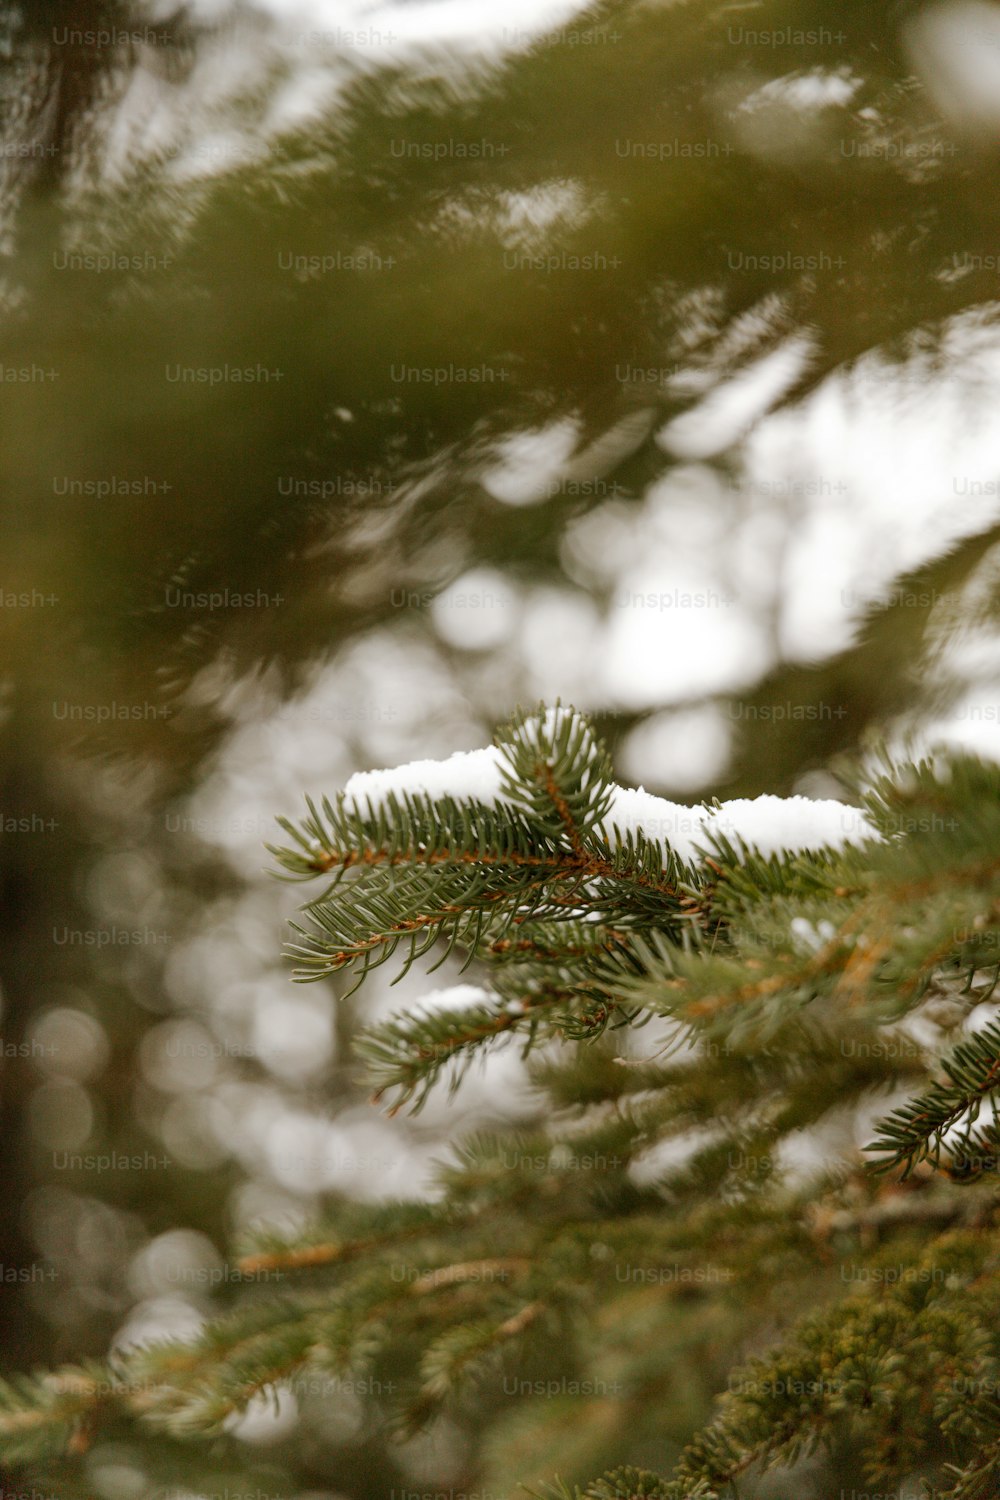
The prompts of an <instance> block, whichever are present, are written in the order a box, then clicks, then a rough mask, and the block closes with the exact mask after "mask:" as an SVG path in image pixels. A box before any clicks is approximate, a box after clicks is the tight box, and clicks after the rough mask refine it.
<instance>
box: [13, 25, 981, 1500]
mask: <svg viewBox="0 0 1000 1500" xmlns="http://www.w3.org/2000/svg"><path fill="white" fill-rule="evenodd" d="M0 17H2V18H0V45H2V50H3V72H2V78H3V83H2V90H3V108H4V120H5V132H4V137H3V146H2V153H0V180H2V191H0V213H2V226H0V249H2V261H0V299H2V322H0V377H2V378H0V387H2V389H0V412H2V419H0V420H2V428H3V430H2V450H0V477H2V484H0V506H2V508H3V523H2V524H3V530H2V549H0V639H2V647H3V649H2V655H0V694H2V696H0V721H2V722H0V735H2V757H0V857H2V902H0V928H2V931H0V982H2V1006H3V1008H2V1013H0V1042H2V1054H3V1056H2V1073H0V1091H2V1094H0V1153H2V1155H0V1200H2V1203H3V1212H2V1215H0V1270H2V1277H3V1286H2V1287H0V1349H2V1351H3V1363H4V1366H5V1370H6V1371H7V1372H10V1371H12V1370H21V1369H28V1368H31V1367H32V1366H34V1365H44V1364H49V1363H51V1362H53V1361H63V1360H78V1359H83V1358H86V1357H88V1356H91V1355H94V1356H97V1355H103V1353H104V1352H105V1351H106V1349H107V1348H108V1346H109V1344H113V1345H114V1346H115V1347H125V1346H127V1345H128V1344H130V1343H133V1342H135V1341H136V1340H141V1339H146V1338H149V1337H152V1336H155V1335H156V1334H158V1333H166V1332H177V1331H183V1330H184V1329H188V1328H193V1327H196V1326H197V1325H198V1323H199V1321H200V1320H202V1319H204V1318H205V1316H206V1315H207V1313H208V1312H209V1311H210V1310H211V1309H212V1308H213V1307H217V1306H220V1305H222V1304H224V1303H225V1301H226V1299H227V1298H228V1297H230V1296H232V1295H233V1294H234V1292H235V1291H236V1290H237V1288H236V1287H235V1286H234V1284H233V1282H232V1280H231V1278H230V1276H229V1273H228V1271H227V1270H226V1261H225V1255H226V1253H227V1247H228V1246H229V1245H231V1244H232V1242H233V1241H234V1239H237V1238H238V1237H239V1234H240V1233H241V1231H242V1230H244V1229H246V1228H247V1227H248V1226H252V1225H257V1224H261V1223H280V1224H283V1225H289V1224H291V1225H294V1224H296V1223H302V1222H305V1221H306V1220H307V1219H308V1218H309V1217H310V1215H311V1214H312V1213H313V1212H314V1211H315V1210H316V1209H317V1207H318V1205H319V1204H320V1203H325V1204H327V1205H329V1204H330V1203H331V1202H332V1203H334V1204H336V1202H338V1201H341V1200H349V1199H352V1198H362V1199H366V1200H373V1199H379V1198H384V1197H390V1196H403V1197H409V1196H415V1195H420V1194H423V1193H426V1192H428V1191H430V1181H431V1173H432V1166H433V1162H434V1161H435V1160H436V1159H439V1158H440V1157H441V1156H442V1155H443V1153H444V1150H445V1144H446V1142H447V1140H448V1139H450V1138H452V1137H454V1136H455V1135H457V1134H460V1133H461V1132H463V1131H465V1130H468V1129H470V1128H473V1127H475V1126H477V1125H481V1124H486V1123H497V1122H502V1121H519V1120H520V1121H525V1122H527V1121H530V1120H531V1119H533V1118H536V1117H537V1116H538V1112H539V1109H540V1105H539V1101H538V1098H537V1097H536V1096H535V1095H534V1094H533V1093H532V1091H531V1088H530V1087H529V1085H528V1080H527V1075H526V1073H525V1072H524V1069H523V1067H522V1065H521V1064H520V1062H519V1061H518V1059H517V1057H516V1056H515V1055H514V1054H505V1053H501V1054H500V1055H499V1056H498V1057H497V1058H495V1059H494V1060H493V1061H492V1062H491V1063H490V1065H489V1067H488V1068H487V1070H486V1072H485V1073H474V1074H473V1075H472V1076H471V1077H470V1078H469V1079H468V1080H467V1081H466V1083H465V1084H464V1085H463V1087H462V1089H461V1090H460V1092H459V1094H458V1095H457V1097H456V1098H455V1099H454V1100H453V1101H452V1102H451V1103H450V1104H449V1103H448V1102H447V1101H446V1100H443V1099H442V1100H440V1101H438V1100H435V1101H434V1102H432V1104H431V1105H430V1106H428V1108H427V1109H426V1110H425V1111H424V1112H423V1113H422V1114H421V1115H420V1116H419V1117H418V1118H417V1119H415V1120H413V1119H408V1118H406V1117H396V1118H394V1119H392V1120H389V1119H387V1118H385V1117H384V1116H383V1115H381V1114H380V1113H379V1112H378V1111H377V1110H376V1109H373V1108H372V1107H371V1106H370V1105H369V1104H368V1102H367V1099H366V1092H365V1088H364V1083H363V1080H362V1079H360V1078H359V1076H358V1070H357V1067H356V1065H355V1063H354V1061H353V1059H352V1056H351V1051H350V1039H351V1035H352V1033H353V1031H354V1030H355V1029H356V1027H357V1025H358V1024H359V1022H360V1021H363V1020H365V1019H369V1018H371V1017H372V1016H373V1015H377V1014H381V1013H384V1012H385V1010H386V1009H387V1008H389V1007H397V1006H401V1005H404V1004H406V1003H407V1002H408V1001H410V1000H414V999H418V998H419V999H426V998H427V996H428V995H429V994H430V993H431V992H432V991H435V990H442V991H447V990H448V989H449V986H451V985H453V984H454V983H456V982H457V981H456V976H455V975H454V973H453V972H451V971H448V970H442V971H439V973H438V974H437V975H436V976H434V977H433V978H432V979H427V978H421V977H420V976H418V975H416V974H411V975H410V976H409V977H408V978H407V980H406V981H405V983H404V984H402V985H400V986H398V987H397V988H396V989H395V990H393V991H392V992H391V993H390V992H389V991H388V989H387V987H386V984H385V983H384V982H382V981H381V980H380V979H379V978H378V977H373V979H372V981H371V982H370V983H369V984H367V985H366V986H365V988H364V990H363V992H362V993H361V994H360V995H357V996H355V997H354V998H352V999H351V1000H349V1001H347V1002H340V1003H338V1002H337V1001H336V998H335V986H333V985H331V984H322V985H316V986H311V987H295V986H293V985H292V984H291V983H290V980H289V973H288V968H287V965H286V964H285V963H284V961H283V960H282V958H281V956H280V950H281V944H282V941H283V937H284V933H285V923H286V919H287V918H288V916H289V915H291V914H292V913H293V911H294V908H295V903H296V899H297V894H298V893H297V892H296V890H295V888H294V887H289V886H287V885H279V884H277V883H275V882H274V881H272V880H271V879H270V877H269V876H268V875H267V873H266V872H265V869H266V865H267V856H266V854H265V852H264V850H263V844H264V842H265V841H266V840H267V839H269V838H271V837H273V834H274V822H273V819H274V817H275V815H276V814H284V815H287V816H295V815H296V814H297V813H298V812H299V811H300V809H301V807H302V797H303V794H305V793H312V794H319V795H322V794H324V793H332V792H333V791H335V790H336V789H337V788H338V787H339V786H341V785H342V784H343V782H344V780H345V779H346V778H347V776H348V775H350V774H351V772H352V771H354V770H357V769H359V768H364V767H367V766H379V765H392V764H395V763H398V762H401V761H405V760H411V759H416V758H422V757H440V756H444V755H447V754H449V753H450V752H451V751H453V750H456V749H469V748H473V747H475V746H478V745H482V744H484V743H486V742H487V741H488V739H489V737H490V735H491V733H492V729H493V727H494V725H495V723H496V722H497V721H498V720H500V719H503V718H504V717H506V715H507V714H508V713H509V711H510V710H511V709H512V708H514V707H515V705H517V704H519V703H521V704H527V703H532V702H535V701H537V700H539V699H546V700H552V699H554V698H555V697H557V696H561V698H562V699H563V701H568V702H571V703H573V704H575V705H576V706H578V707H580V708H582V709H586V710H588V711H589V712H590V713H591V714H592V715H593V716H594V718H595V721H596V722H597V724H598V726H599V728H600V730H601V732H602V734H603V735H604V737H605V738H606V739H607V741H608V742H609V744H610V745H611V747H612V749H613V752H614V756H615V760H616V766H617V774H618V776H619V778H620V779H621V780H623V781H627V782H630V783H633V784H637V785H638V784H643V785H645V786H646V788H647V789H649V790H651V791H655V792H658V793H662V794H664V795H667V796H671V797H674V798H677V799H680V800H684V801H689V800H690V801H697V800H700V799H701V798H703V797H706V796H711V795H715V794H719V795H723V796H727V797H732V796H740V795H755V794H757V793H760V792H776V793H783V794H788V793H792V792H801V793H805V794H807V795H811V796H831V795H834V796H835V795H838V786H839V783H838V781H837V779H836V773H837V770H838V766H839V765H840V764H841V763H842V758H843V757H845V756H854V755H857V754H858V753H859V752H860V753H864V752H865V749H866V747H868V746H869V745H871V744H874V743H875V741H876V740H878V739H880V738H884V739H887V740H888V741H889V742H890V743H891V744H894V745H899V746H904V745H909V746H912V747H915V748H920V747H922V746H926V745H928V744H931V743H933V742H934V741H936V740H943V739H948V740H951V741H953V742H961V743H963V744H967V745H970V746H973V747H974V748H977V749H979V750H981V751H982V752H983V753H985V754H992V753H994V750H995V746H996V744H997V725H998V720H1000V637H998V631H997V621H996V618H995V614H996V611H995V596H996V587H995V584H996V578H997V574H998V570H1000V547H998V539H1000V530H998V528H1000V419H998V411H1000V406H998V397H1000V283H998V270H1000V198H998V197H997V195H996V191H995V183H996V173H997V168H998V166H1000V7H998V6H997V5H995V4H992V3H986V0H932V3H923V4H922V3H909V0H899V3H896V4H892V5H890V4H886V5H872V4H871V0H785V3H779V0H775V3H768V0H761V3H756V4H722V3H719V4H710V3H706V0H660V3H655V0H651V3H645V4H643V3H608V4H605V5H600V6H596V7H589V8H584V7H582V6H580V5H579V4H576V3H574V0H551V3H550V0H503V3H500V0H405V3H404V0H395V3H394V0H381V3H366V0H269V3H263V0H261V3H258V4H250V3H233V4H229V3H225V0H203V3H200V4H190V5H186V6H183V5H180V6H179V5H174V4H164V5H157V4H155V3H149V4H145V5H144V4H139V3H135V4H127V3H122V4H119V5H114V4H101V3H98V0H65V3H57V0H31V3H30V4H28V3H25V4H23V5H18V4H11V3H7V4H4V5H3V6H2V8H0ZM380 972H381V971H380ZM472 979H473V981H474V976H472ZM468 981H469V976H466V982H468ZM441 1003H444V1004H447V1003H450V997H449V995H448V994H444V995H442V999H441ZM709 1394H710V1393H709V1392H705V1393H702V1394H699V1393H698V1391H697V1390H696V1389H695V1388H694V1387H692V1398H691V1407H692V1409H691V1413H690V1418H691V1422H692V1423H693V1422H695V1421H697V1420H698V1419H699V1416H700V1415H701V1414H702V1409H703V1407H704V1404H705V1402H706V1401H707V1398H708V1395H709ZM699 1402H700V1403H701V1405H699ZM506 1415H507V1418H509V1417H510V1414H509V1413H508V1414H506ZM377 1417H378V1412H377V1402H375V1403H371V1402H369V1403H367V1404H365V1403H362V1402H361V1401H360V1400H352V1398H351V1397H350V1396H349V1395H347V1394H344V1393H342V1394H341V1396H340V1398H339V1399H338V1401H337V1402H336V1403H330V1402H329V1401H323V1400H313V1399H312V1398H311V1396H310V1393H309V1391H308V1390H299V1391H296V1390H294V1389H290V1390H289V1391H287V1392H285V1393H284V1394H283V1396H282V1398H281V1400H280V1401H279V1403H278V1407H277V1409H276V1410H275V1409H274V1408H273V1407H272V1408H267V1407H265V1406H264V1405H263V1404H262V1406H261V1408H260V1410H259V1411H258V1410H252V1411H251V1412H250V1413H249V1414H248V1416H247V1417H246V1419H245V1420H244V1421H243V1422H242V1423H241V1424H240V1425H239V1426H238V1427H236V1428H235V1429H234V1431H233V1432H231V1433H230V1434H229V1436H228V1438H227V1439H226V1440H224V1442H222V1443H221V1444H219V1445H216V1447H215V1448H213V1449H212V1451H211V1452H210V1453H206V1452H205V1451H204V1450H199V1451H196V1452H191V1453H188V1452H187V1451H184V1450H181V1449H180V1448H177V1449H174V1448H172V1447H170V1446H169V1445H167V1444H161V1445H159V1446H158V1447H157V1446H156V1445H153V1446H151V1447H150V1448H148V1449H144V1450H142V1451H141V1452H140V1451H139V1450H138V1449H136V1448H134V1447H130V1446H129V1444H128V1442H126V1441H124V1440H122V1441H121V1442H113V1441H102V1442H101V1443H100V1444H98V1445H97V1446H95V1448H94V1450H93V1451H92V1453H91V1454H90V1455H89V1457H88V1459H87V1462H86V1465H85V1466H84V1471H83V1473H82V1477H81V1480H80V1489H79V1494H80V1495H81V1496H82V1495H84V1494H86V1495H89V1496H99V1497H102V1500H104V1497H106V1500H133V1497H134V1500H139V1497H145V1496H149V1495H168V1494H169V1495H171V1496H186V1497H197V1496H211V1495H215V1496H218V1495H221V1494H223V1493H226V1494H229V1495H230V1496H232V1495H235V1494H236V1493H237V1487H238V1486H239V1485H240V1484H242V1488H243V1492H244V1493H247V1492H250V1493H252V1492H254V1491H256V1494H257V1496H258V1497H260V1496H263V1495H268V1496H272V1495H273V1496H277V1495H279V1494H281V1495H294V1496H296V1497H298V1500H306V1497H308V1500H342V1497H350V1500H367V1497H369V1496H371V1497H375V1496H384V1495H386V1494H389V1493H393V1492H395V1493H396V1494H397V1495H403V1494H405V1493H407V1492H408V1491H428V1490H431V1491H437V1492H440V1491H446V1492H447V1493H448V1494H449V1495H461V1494H464V1493H470V1492H472V1490H473V1487H474V1486H475V1485H478V1486H479V1490H480V1493H481V1494H482V1495H487V1494H489V1495H494V1496H497V1497H499V1496H500V1495H502V1494H506V1493H507V1488H508V1486H510V1485H512V1484H513V1483H514V1481H515V1480H516V1478H517V1476H518V1470H517V1464H518V1463H519V1462H522V1461H523V1466H524V1467H525V1468H527V1469H529V1470H531V1471H532V1472H533V1471H534V1469H535V1468H537V1467H539V1466H540V1467H541V1468H542V1470H543V1472H544V1471H545V1468H546V1466H547V1464H548V1462H549V1460H551V1465H552V1467H558V1468H561V1469H562V1471H563V1472H564V1473H567V1474H573V1473H574V1472H575V1468H576V1467H579V1468H580V1469H581V1470H582V1473H581V1474H580V1476H579V1477H586V1476H587V1475H589V1474H591V1473H593V1472H596V1471H598V1470H599V1469H600V1468H601V1467H603V1466H604V1463H605V1461H608V1462H610V1461H620V1460H622V1459H625V1458H632V1459H635V1460H637V1461H644V1462H649V1463H650V1464H651V1465H653V1466H660V1465H661V1464H662V1462H663V1459H664V1454H663V1453H662V1452H659V1451H657V1448H656V1443H655V1442H650V1441H646V1440H645V1439H644V1441H645V1442H646V1446H645V1448H644V1451H643V1452H642V1453H634V1452H631V1451H629V1448H628V1442H627V1438H628V1434H627V1433H626V1432H620V1431H617V1432H616V1431H615V1430H614V1429H609V1431H608V1432H606V1433H603V1434H600V1435H599V1436H598V1437H597V1438H595V1437H594V1435H593V1434H592V1433H590V1434H581V1433H580V1432H579V1431H578V1430H577V1431H574V1430H571V1429H570V1428H564V1429H562V1430H560V1431H559V1432H558V1433H553V1432H544V1433H543V1435H542V1436H541V1437H539V1438H538V1440H537V1441H535V1446H534V1447H532V1446H531V1444H532V1441H533V1440H532V1439H530V1438H529V1437H527V1436H525V1433H526V1432H527V1429H525V1428H523V1427H522V1428H518V1429H517V1430H518V1432H520V1434H521V1437H520V1439H519V1442H520V1447H519V1448H518V1447H517V1445H516V1444H515V1445H514V1448H513V1451H512V1446H511V1444H510V1443H509V1442H508V1441H506V1440H505V1438H504V1429H503V1426H502V1422H503V1420H504V1419H505V1416H504V1414H503V1413H498V1419H499V1423H500V1425H499V1426H498V1428H497V1430H496V1431H495V1432H493V1433H492V1434H490V1433H486V1434H484V1433H483V1432H482V1431H480V1430H479V1427H478V1424H473V1423H469V1424H467V1425H465V1426H463V1425H462V1423H461V1421H460V1420H459V1419H458V1418H456V1419H455V1420H454V1421H452V1422H450V1423H444V1424H439V1426H438V1427H437V1428H435V1429H434V1431H433V1432H432V1433H431V1434H430V1435H429V1436H426V1437H422V1438H419V1439H416V1440H413V1441H411V1442H409V1443H406V1444H403V1445H398V1444H391V1443H389V1442H388V1441H387V1439H386V1437H385V1434H384V1432H383V1430H382V1429H381V1427H380V1425H379V1422H378V1420H377ZM512 1430H513V1429H512ZM546 1445H547V1446H546ZM588 1445H589V1446H588ZM11 1484H13V1481H11ZM21 1487H22V1488H23V1483H22V1486H21ZM8 1492H9V1491H8ZM66 1493H67V1494H69V1493H70V1490H67V1491H66ZM74 1493H75V1492H74Z"/></svg>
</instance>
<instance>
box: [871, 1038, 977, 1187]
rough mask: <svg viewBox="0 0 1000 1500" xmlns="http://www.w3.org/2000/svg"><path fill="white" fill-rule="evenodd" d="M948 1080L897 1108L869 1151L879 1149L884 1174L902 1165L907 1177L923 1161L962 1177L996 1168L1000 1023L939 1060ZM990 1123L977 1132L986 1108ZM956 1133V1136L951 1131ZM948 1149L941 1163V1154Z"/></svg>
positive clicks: (888, 1118)
mask: <svg viewBox="0 0 1000 1500" xmlns="http://www.w3.org/2000/svg"><path fill="white" fill-rule="evenodd" d="M941 1071H942V1073H943V1074H944V1076H945V1079H946V1080H947V1081H946V1082H940V1083H934V1084H933V1085H932V1086H931V1088H930V1089H929V1090H928V1091H927V1092H926V1093H924V1094H922V1095H921V1096H920V1097H919V1098H917V1099H914V1100H913V1101H912V1102H911V1103H909V1104H907V1105H906V1106H905V1107H904V1108H902V1109H898V1110H894V1111H893V1112H892V1114H890V1115H889V1116H888V1117H887V1118H886V1119H884V1120H882V1121H881V1123H880V1126H879V1130H880V1134H879V1136H878V1138H877V1139H876V1140H875V1141H873V1142H872V1144H871V1145H870V1146H868V1147H866V1150H868V1151H871V1152H873V1153H876V1152H877V1153H879V1156H880V1159H879V1160H878V1161H877V1163H876V1168H877V1170H878V1171H880V1172H888V1171H891V1170H892V1169H893V1168H894V1167H898V1166H901V1167H902V1168H903V1173H902V1175H903V1177H904V1178H905V1177H907V1176H908V1175H909V1174H910V1173H911V1172H912V1171H913V1169H914V1167H915V1166H916V1165H917V1163H918V1162H920V1161H930V1162H931V1163H932V1164H933V1165H934V1166H935V1167H940V1166H943V1167H944V1168H945V1170H946V1171H948V1172H949V1173H950V1174H952V1175H955V1176H959V1177H961V1178H962V1180H964V1181H969V1180H972V1179H974V1178H976V1177H980V1176H982V1175H983V1173H984V1172H993V1171H996V1168H997V1160H998V1153H1000V1136H998V1127H1000V1098H998V1093H997V1091H998V1090H1000V1023H997V1022H994V1023H993V1024H992V1025H989V1026H984V1027H983V1029H982V1031H980V1032H977V1033H976V1035H975V1036H973V1037H971V1038H970V1039H969V1040H968V1041H966V1042H963V1043H962V1044H961V1045H960V1046H958V1047H956V1048H955V1050H954V1052H953V1053H952V1054H951V1056H950V1057H948V1058H946V1059H945V1060H944V1061H943V1062H942V1063H941ZM984 1105H986V1106H987V1107H988V1108H989V1110H990V1112H991V1118H990V1120H989V1122H988V1123H987V1124H986V1125H985V1126H983V1127H981V1128H980V1129H979V1130H976V1129H975V1128H974V1127H975V1125H976V1122H977V1121H978V1119H979V1116H980V1112H981V1110H982V1108H983V1106H984ZM952 1131H954V1132H955V1133H954V1134H950V1132H952ZM943 1150H944V1151H945V1152H946V1157H945V1161H944V1162H943V1163H942V1160H941V1153H942V1151H943Z"/></svg>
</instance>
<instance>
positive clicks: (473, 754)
mask: <svg viewBox="0 0 1000 1500" xmlns="http://www.w3.org/2000/svg"><path fill="white" fill-rule="evenodd" d="M502 765H503V762H502V759H501V755H500V751H499V750H498V749H497V748H496V747H495V746H493V745H490V746H488V747H487V748H486V749H485V750H465V751H461V750H460V751H456V753H455V754H454V755H450V756H449V757H448V759H447V760H414V761H410V763H409V764H408V765H405V766H396V767H395V769H392V770H384V771H358V772H356V773H355V774H354V775H353V776H352V777H351V779H350V781H349V782H348V783H347V786H346V787H345V788H344V796H345V799H346V801H347V802H348V803H349V804H353V806H354V807H355V808H356V809H357V811H359V812H364V811H365V809H366V805H367V804H368V803H369V802H370V803H371V805H372V807H379V806H380V805H381V804H382V803H384V802H385V800H386V798H387V797H389V796H390V795H391V794H395V795H396V796H397V797H400V796H403V795H404V794H406V793H411V794H416V795H418V796H419V795H420V794H421V793H423V794H424V795H425V796H428V797H454V798H455V799H456V800H457V801H460V802H484V803H486V804H487V805H488V806H491V807H492V806H495V805H496V804H497V803H498V802H500V801H502V800H504V799H503V798H502V796H501V779H500V773H501V768H502Z"/></svg>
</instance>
